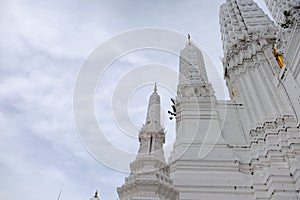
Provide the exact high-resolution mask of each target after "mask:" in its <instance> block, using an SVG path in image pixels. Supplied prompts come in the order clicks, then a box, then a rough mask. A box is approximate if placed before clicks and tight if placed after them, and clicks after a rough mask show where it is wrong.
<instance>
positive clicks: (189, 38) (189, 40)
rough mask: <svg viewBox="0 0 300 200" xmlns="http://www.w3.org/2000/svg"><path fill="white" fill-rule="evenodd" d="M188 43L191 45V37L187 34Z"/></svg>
mask: <svg viewBox="0 0 300 200" xmlns="http://www.w3.org/2000/svg"><path fill="white" fill-rule="evenodd" d="M188 43H189V44H191V35H190V34H189V33H188Z"/></svg>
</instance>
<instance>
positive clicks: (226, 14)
mask: <svg viewBox="0 0 300 200" xmlns="http://www.w3.org/2000/svg"><path fill="white" fill-rule="evenodd" d="M220 24H221V34H222V41H223V50H224V54H225V56H227V55H228V54H230V53H231V51H234V50H237V49H242V48H243V46H245V43H247V42H249V41H250V40H253V39H258V38H259V37H264V38H275V36H276V28H275V24H274V23H273V22H272V21H271V20H270V18H269V17H268V16H267V15H266V14H265V13H264V12H263V11H262V9H260V8H259V7H258V5H257V4H256V3H255V2H254V1H253V0H227V1H226V3H224V4H223V5H222V6H221V9H220Z"/></svg>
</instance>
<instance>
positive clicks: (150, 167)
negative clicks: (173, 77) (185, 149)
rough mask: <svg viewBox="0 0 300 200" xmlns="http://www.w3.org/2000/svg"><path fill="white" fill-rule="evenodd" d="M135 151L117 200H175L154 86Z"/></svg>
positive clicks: (176, 196)
mask: <svg viewBox="0 0 300 200" xmlns="http://www.w3.org/2000/svg"><path fill="white" fill-rule="evenodd" d="M139 142H140V147H139V152H138V155H137V157H136V160H135V161H133V162H132V163H131V164H130V170H131V173H130V175H129V177H128V178H126V179H125V184H124V185H123V186H122V187H120V188H118V194H119V197H120V200H133V199H134V200H136V199H165V200H177V199H178V192H177V190H176V189H175V187H174V186H173V181H172V180H171V178H170V168H169V166H168V165H167V163H166V161H165V157H164V151H163V144H164V143H165V130H164V128H163V127H162V125H161V123H160V97H159V95H158V92H157V86H156V83H155V86H154V91H153V93H152V94H151V96H150V98H149V104H148V111H147V116H146V123H145V124H144V125H143V127H142V128H141V130H140V133H139Z"/></svg>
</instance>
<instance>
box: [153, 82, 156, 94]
mask: <svg viewBox="0 0 300 200" xmlns="http://www.w3.org/2000/svg"><path fill="white" fill-rule="evenodd" d="M153 90H154V92H157V84H156V82H155V83H154V89H153Z"/></svg>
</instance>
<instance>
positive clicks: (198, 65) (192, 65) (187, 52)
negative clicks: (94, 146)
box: [177, 34, 214, 101]
mask: <svg viewBox="0 0 300 200" xmlns="http://www.w3.org/2000/svg"><path fill="white" fill-rule="evenodd" d="M213 94H214V91H213V89H212V86H211V84H210V83H209V80H208V77H207V73H206V68H205V63H204V58H203V55H202V52H201V51H200V49H199V48H197V47H196V46H195V45H194V44H193V43H192V42H191V36H190V35H189V34H188V41H187V43H186V45H185V48H184V49H183V50H181V52H180V58H179V83H178V88H177V100H178V101H198V100H199V99H203V98H207V97H212V96H214V95H213Z"/></svg>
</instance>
